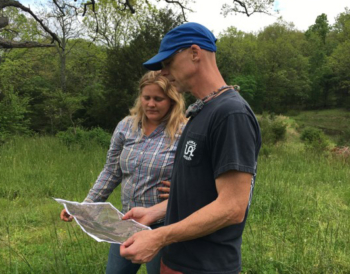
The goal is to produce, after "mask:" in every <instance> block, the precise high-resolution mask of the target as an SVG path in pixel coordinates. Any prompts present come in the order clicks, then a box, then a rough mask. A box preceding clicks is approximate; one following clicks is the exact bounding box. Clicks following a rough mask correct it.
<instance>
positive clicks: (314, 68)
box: [305, 13, 335, 108]
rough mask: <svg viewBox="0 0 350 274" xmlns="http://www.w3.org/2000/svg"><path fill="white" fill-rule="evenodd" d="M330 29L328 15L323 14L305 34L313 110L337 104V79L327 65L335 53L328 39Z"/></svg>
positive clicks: (310, 104) (310, 97) (310, 103)
mask: <svg viewBox="0 0 350 274" xmlns="http://www.w3.org/2000/svg"><path fill="white" fill-rule="evenodd" d="M330 29H331V28H330V26H329V24H328V19H327V15H326V14H324V13H323V14H321V15H319V16H317V18H316V20H315V24H314V25H311V26H310V27H309V29H308V30H307V31H306V32H305V37H306V39H307V41H308V44H307V55H308V58H309V66H310V70H309V74H310V79H311V82H312V85H311V90H310V95H309V99H310V100H309V102H308V104H309V106H310V107H313V108H320V107H321V108H325V107H331V106H334V104H335V97H334V87H335V86H334V81H335V78H334V76H333V74H332V70H331V68H330V67H329V65H328V63H327V57H328V56H329V55H330V54H331V52H332V51H333V48H332V47H333V45H332V44H329V43H328V39H327V38H328V34H329V32H330Z"/></svg>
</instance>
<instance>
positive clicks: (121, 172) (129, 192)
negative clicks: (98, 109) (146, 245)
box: [84, 116, 185, 213]
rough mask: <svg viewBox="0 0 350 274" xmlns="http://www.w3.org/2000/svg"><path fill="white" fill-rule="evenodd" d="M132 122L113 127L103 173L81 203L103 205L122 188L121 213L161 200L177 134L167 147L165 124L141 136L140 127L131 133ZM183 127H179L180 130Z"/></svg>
mask: <svg viewBox="0 0 350 274" xmlns="http://www.w3.org/2000/svg"><path fill="white" fill-rule="evenodd" d="M132 124H133V118H132V117H130V116H129V117H126V118H124V119H123V120H122V121H121V122H120V123H119V124H118V125H117V127H116V129H115V131H114V133H113V136H112V139H111V145H110V147H109V150H108V153H107V160H106V164H105V166H104V169H103V170H102V172H101V173H100V175H99V177H98V178H97V180H96V182H95V184H94V186H93V187H92V188H91V189H90V191H89V193H88V195H87V197H86V198H85V200H84V202H103V201H106V200H107V198H108V197H109V195H110V194H111V193H112V192H113V190H114V189H115V188H116V187H117V186H118V185H119V184H120V183H121V184H122V204H123V208H122V212H123V213H126V212H127V211H129V210H130V209H131V208H133V207H137V206H141V207H151V206H153V205H155V204H157V203H159V202H161V201H162V199H160V198H159V194H160V193H159V192H158V190H157V187H159V186H163V185H162V184H161V181H165V180H166V181H170V178H171V173H172V169H173V163H174V158H175V152H176V148H177V144H178V141H179V138H180V134H177V135H176V138H175V141H174V143H173V144H172V145H170V146H169V144H170V138H169V137H168V136H167V135H166V134H165V131H164V130H165V124H164V123H162V124H160V125H159V126H158V127H157V128H156V129H155V130H154V131H153V132H152V133H151V134H150V135H149V136H145V135H142V134H141V131H142V129H141V126H139V128H138V129H137V131H133V130H132ZM184 127H185V125H184V124H183V125H182V128H181V129H182V130H183V128H184Z"/></svg>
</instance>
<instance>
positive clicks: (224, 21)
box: [187, 0, 350, 35]
mask: <svg viewBox="0 0 350 274" xmlns="http://www.w3.org/2000/svg"><path fill="white" fill-rule="evenodd" d="M225 2H226V3H230V2H232V1H230V0H196V3H194V4H191V5H190V6H191V8H192V9H193V10H195V11H196V12H195V13H192V14H189V15H188V18H187V20H188V21H190V22H197V23H201V24H203V25H205V26H206V27H207V28H208V29H210V30H211V31H213V32H214V34H215V35H218V34H219V33H220V32H223V31H224V30H226V29H227V28H228V27H231V26H233V27H236V28H237V29H238V30H241V31H244V32H258V31H260V30H263V29H264V27H266V26H268V25H270V24H273V23H274V22H276V21H277V18H278V17H280V16H282V18H283V20H285V21H287V22H293V23H294V25H295V27H296V28H297V29H298V30H301V31H305V30H307V29H308V27H309V26H311V25H313V24H314V23H315V20H316V18H317V16H318V15H321V14H322V13H325V14H327V18H328V22H329V23H330V24H333V23H334V22H335V17H336V16H337V15H338V14H339V13H341V12H344V11H345V7H348V8H350V1H349V0H331V1H330V0H277V1H275V7H277V8H278V9H279V10H280V11H279V14H277V15H275V16H269V15H265V14H253V15H251V16H250V17H247V16H246V15H240V14H239V15H235V14H231V15H228V16H227V17H226V18H224V16H223V15H221V14H220V12H221V7H222V5H223V3H225Z"/></svg>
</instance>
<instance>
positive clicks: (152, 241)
mask: <svg viewBox="0 0 350 274" xmlns="http://www.w3.org/2000/svg"><path fill="white" fill-rule="evenodd" d="M215 42H216V38H215V37H214V35H213V34H212V33H211V32H210V31H209V30H208V29H207V28H205V27H204V26H202V25H200V24H197V23H186V24H183V25H181V26H178V27H176V28H175V29H173V30H171V31H170V32H168V33H167V34H166V35H165V36H164V38H163V40H162V43H161V46H160V49H159V52H158V54H157V55H156V56H154V57H153V58H151V59H150V60H149V61H147V62H146V63H144V66H145V67H146V68H148V69H150V70H158V69H161V70H162V74H163V75H164V76H166V77H167V78H168V79H169V80H170V81H171V82H172V83H173V84H174V85H175V86H176V87H177V89H178V91H179V92H191V93H192V94H193V95H194V96H195V97H196V98H197V99H198V100H197V102H196V103H195V104H194V105H193V106H191V107H190V108H189V113H188V114H189V115H191V118H190V120H189V122H188V124H187V126H186V128H185V130H184V132H183V134H182V136H181V139H180V141H179V145H178V149H177V152H176V156H175V163H174V168H173V174H172V180H171V182H172V185H171V191H170V197H169V200H168V201H164V202H163V203H160V204H157V205H155V206H153V207H151V208H134V209H133V210H131V211H129V212H128V213H127V214H125V216H124V219H128V218H132V219H135V220H136V221H138V222H141V223H143V224H150V223H152V222H154V220H157V219H161V218H163V217H164V216H165V215H166V217H165V224H166V226H164V227H162V228H159V229H156V230H152V231H142V232H140V233H136V234H134V235H133V236H132V237H130V238H129V239H128V240H127V241H125V242H124V243H123V244H122V246H121V249H120V253H121V255H122V256H124V257H125V258H127V259H130V260H132V261H133V262H136V263H143V262H147V261H149V260H151V259H152V258H153V256H155V254H157V252H158V251H160V250H161V249H162V252H163V253H162V266H161V268H162V271H161V273H191V274H192V273H194V274H196V273H211V274H213V273H225V274H228V273H230V274H233V273H239V272H240V270H241V242H242V233H243V229H244V225H245V221H246V218H247V214H248V209H249V204H250V199H251V196H252V193H253V188H254V180H255V174H256V168H257V158H258V153H259V149H260V145H261V137H260V129H259V125H258V123H257V121H256V118H255V116H254V114H253V112H252V110H251V109H250V107H249V106H248V104H247V103H246V102H245V101H244V99H243V98H242V97H241V96H240V95H239V93H238V92H237V91H236V90H234V89H233V88H232V87H229V86H227V85H226V83H225V81H224V79H223V78H222V76H221V74H220V72H219V70H218V67H217V64H216V57H215V52H216V45H215Z"/></svg>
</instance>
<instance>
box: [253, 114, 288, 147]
mask: <svg viewBox="0 0 350 274" xmlns="http://www.w3.org/2000/svg"><path fill="white" fill-rule="evenodd" d="M259 124H260V128H261V136H262V140H263V143H264V144H276V143H277V142H279V141H283V140H284V139H285V137H286V133H287V125H286V124H285V123H284V122H283V121H282V120H280V119H278V116H275V115H273V114H270V115H269V116H266V115H263V116H262V117H261V118H260V119H259Z"/></svg>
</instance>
